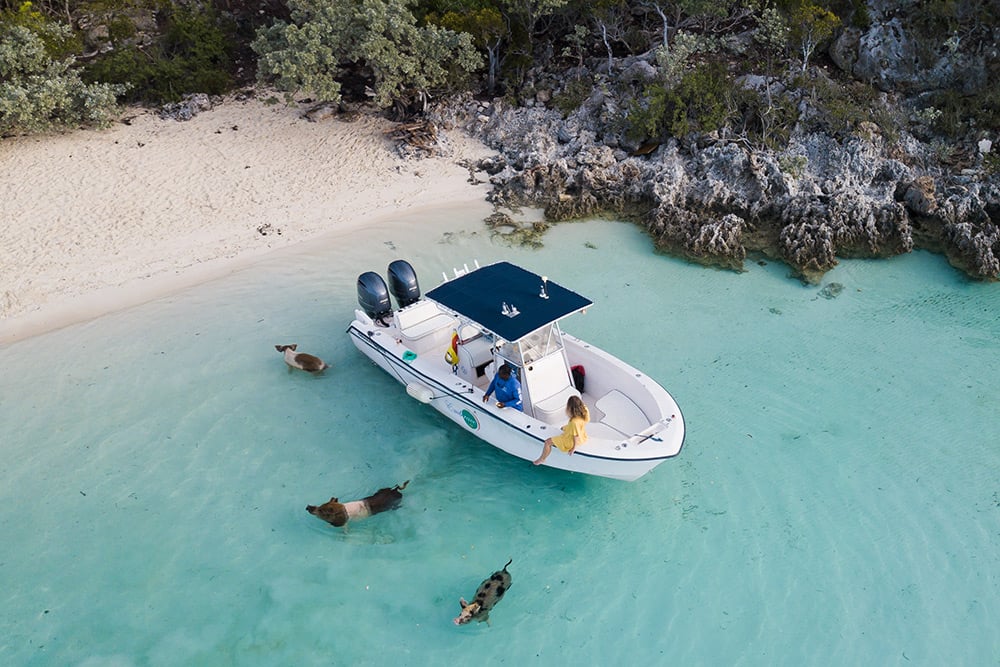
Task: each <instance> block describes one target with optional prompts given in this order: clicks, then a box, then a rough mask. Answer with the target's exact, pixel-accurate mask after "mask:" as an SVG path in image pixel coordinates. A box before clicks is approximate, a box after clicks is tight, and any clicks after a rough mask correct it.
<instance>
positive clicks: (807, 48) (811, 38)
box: [789, 2, 840, 72]
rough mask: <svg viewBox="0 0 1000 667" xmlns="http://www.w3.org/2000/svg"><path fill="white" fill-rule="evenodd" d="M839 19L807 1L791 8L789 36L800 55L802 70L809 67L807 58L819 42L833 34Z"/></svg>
mask: <svg viewBox="0 0 1000 667" xmlns="http://www.w3.org/2000/svg"><path fill="white" fill-rule="evenodd" d="M839 25H840V19H839V18H837V15H836V14H834V13H833V12H831V11H828V10H826V9H823V8H822V7H818V6H816V5H813V4H809V3H808V2H806V3H803V4H801V5H799V6H798V7H796V8H795V9H794V10H792V14H791V17H790V18H789V28H790V31H791V32H790V37H791V40H792V44H794V45H796V46H797V48H798V50H799V54H800V55H801V56H802V71H803V72H805V71H806V68H808V67H809V58H810V57H811V56H812V54H813V51H815V50H816V47H817V46H819V45H820V44H821V43H823V42H824V41H826V40H827V39H829V38H830V36H831V35H833V31H834V30H836V29H837V27H838V26H839Z"/></svg>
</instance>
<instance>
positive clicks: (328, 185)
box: [0, 99, 490, 344]
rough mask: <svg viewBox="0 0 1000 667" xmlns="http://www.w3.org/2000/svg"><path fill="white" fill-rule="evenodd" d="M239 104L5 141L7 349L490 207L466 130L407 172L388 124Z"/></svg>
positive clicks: (476, 146)
mask: <svg viewBox="0 0 1000 667" xmlns="http://www.w3.org/2000/svg"><path fill="white" fill-rule="evenodd" d="M301 114H302V110H301V109H299V108H295V107H287V106H285V105H284V104H272V105H268V104H266V103H265V102H263V101H260V100H257V99H250V100H243V101H237V100H231V101H227V102H226V103H225V104H223V105H220V106H217V107H215V108H214V109H212V110H210V111H204V112H202V113H200V114H198V115H197V116H195V117H194V118H193V119H192V120H189V121H186V122H178V121H173V120H163V119H161V118H159V117H158V116H156V115H155V113H152V112H148V111H140V110H131V111H130V112H129V113H127V114H126V116H125V118H126V119H129V120H128V124H125V123H118V124H116V125H115V126H113V127H112V128H110V129H108V130H103V131H78V132H73V133H69V134H64V135H52V136H43V137H18V138H10V139H3V140H0V183H2V184H3V186H2V199H3V208H2V210H3V222H2V223H0V249H2V261H0V344H4V343H10V342H13V341H15V340H19V339H22V338H26V337H28V336H32V335H36V334H39V333H42V332H44V331H48V330H51V329H55V328H59V327H61V326H65V325H67V324H70V323H73V322H78V321H83V320H87V319H90V318H92V317H96V316H98V315H101V314H104V313H107V312H110V311H113V310H116V309H119V308H123V307H127V306H130V305H135V304H138V303H142V302H144V301H148V300H150V299H153V298H156V297H158V296H162V295H164V294H167V293H170V292H171V291H174V290H176V289H180V288H183V287H187V286H190V285H193V284H197V283H198V282H203V281H205V280H209V279H211V278H213V277H217V276H219V275H224V274H225V273H228V272H231V271H233V270H235V269H237V268H241V267H243V266H246V265H247V264H249V263H250V262H252V261H253V260H254V259H256V258H259V257H260V256H261V255H262V254H265V253H267V252H270V251H272V250H275V249H278V248H286V247H289V246H292V245H296V244H300V243H304V242H306V241H309V240H312V239H316V238H318V237H320V236H323V235H326V234H329V233H331V232H337V233H341V232H347V231H350V230H351V229H357V228H359V227H361V226H363V225H365V224H366V222H367V221H370V220H372V219H373V218H378V217H381V216H385V215H387V214H389V213H392V212H398V211H402V210H406V209H410V208H422V207H428V206H434V205H440V204H445V203H458V202H462V201H481V200H482V199H483V198H484V197H485V195H486V192H487V190H486V186H484V185H473V184H471V183H470V182H469V171H468V169H467V168H465V167H463V166H460V165H459V164H458V162H459V161H460V160H463V159H467V160H474V159H476V158H479V157H483V156H485V155H489V154H490V150H489V149H488V148H487V147H486V146H484V145H483V144H481V143H479V142H476V141H474V140H472V139H471V138H469V137H468V136H466V135H464V134H462V133H461V132H459V131H457V130H456V131H447V132H443V133H442V134H443V136H444V141H443V150H442V155H441V156H438V157H432V158H427V159H423V160H406V159H403V158H400V157H398V156H397V155H396V153H395V151H394V150H393V147H392V142H391V141H390V140H389V139H387V138H386V136H385V134H384V133H385V131H386V130H388V129H390V128H391V127H392V124H391V123H390V122H389V121H386V120H383V119H379V118H371V117H365V116H363V117H361V118H359V119H358V120H356V121H354V122H344V121H341V120H337V119H327V120H323V121H320V122H315V123H314V122H309V121H307V120H305V119H303V118H302V117H301Z"/></svg>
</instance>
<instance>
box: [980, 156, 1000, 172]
mask: <svg viewBox="0 0 1000 667" xmlns="http://www.w3.org/2000/svg"><path fill="white" fill-rule="evenodd" d="M983 171H984V172H985V173H986V175H987V176H996V175H997V174H1000V153H987V154H986V155H984V156H983Z"/></svg>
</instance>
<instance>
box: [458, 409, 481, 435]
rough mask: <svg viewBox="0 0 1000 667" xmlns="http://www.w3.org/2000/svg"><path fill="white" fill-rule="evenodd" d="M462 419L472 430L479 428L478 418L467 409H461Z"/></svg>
mask: <svg viewBox="0 0 1000 667" xmlns="http://www.w3.org/2000/svg"><path fill="white" fill-rule="evenodd" d="M462 419H464V420H465V425H466V426H468V427H469V428H471V429H472V430H473V431H475V430H476V429H478V428H479V420H478V419H476V415H474V414H472V413H471V412H469V411H468V410H462Z"/></svg>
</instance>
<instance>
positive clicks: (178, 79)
mask: <svg viewBox="0 0 1000 667" xmlns="http://www.w3.org/2000/svg"><path fill="white" fill-rule="evenodd" d="M160 15H161V17H163V19H164V20H165V27H164V30H163V33H162V34H161V35H160V37H159V39H158V40H157V41H155V42H154V43H153V44H151V45H149V46H143V47H140V46H139V45H137V44H135V43H132V42H131V40H130V38H131V36H132V34H134V26H131V27H132V29H131V30H129V26H130V25H131V23H130V22H128V23H126V22H125V21H123V19H122V17H121V16H118V17H116V19H114V20H113V22H112V27H114V31H113V34H116V35H117V36H118V37H119V38H121V39H123V40H124V41H123V42H121V43H119V44H118V45H117V48H116V49H115V50H114V51H112V52H110V53H108V54H107V55H105V56H103V57H101V58H99V59H98V60H97V61H95V62H94V63H93V64H92V65H91V66H90V67H88V68H87V71H86V76H87V78H88V79H90V80H92V81H106V82H112V83H122V84H127V85H128V86H129V89H130V93H129V97H128V99H129V100H130V101H135V102H152V103H156V104H160V103H163V102H175V101H177V100H179V99H180V98H181V97H182V96H183V95H185V94H188V93H208V94H210V95H218V94H221V93H224V92H226V91H227V90H229V89H230V88H231V87H232V86H233V77H232V75H231V73H230V72H231V70H232V67H233V48H234V45H233V34H234V31H235V25H234V24H233V23H232V21H229V20H227V19H224V18H222V17H221V16H220V15H219V13H218V12H217V11H215V10H214V9H212V8H211V7H210V6H209V7H206V8H204V9H198V8H196V7H195V6H191V7H187V6H183V5H180V4H176V3H174V4H171V5H170V6H169V7H168V8H166V9H164V11H162V12H161V14H160Z"/></svg>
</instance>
